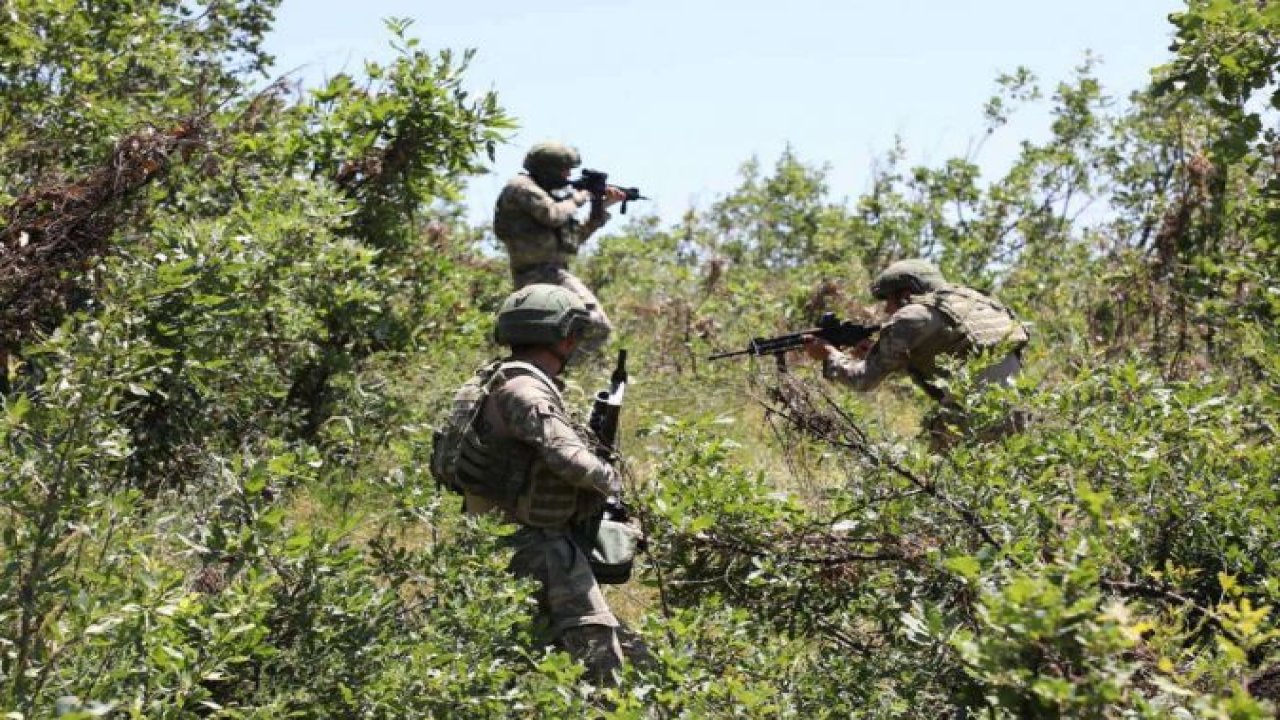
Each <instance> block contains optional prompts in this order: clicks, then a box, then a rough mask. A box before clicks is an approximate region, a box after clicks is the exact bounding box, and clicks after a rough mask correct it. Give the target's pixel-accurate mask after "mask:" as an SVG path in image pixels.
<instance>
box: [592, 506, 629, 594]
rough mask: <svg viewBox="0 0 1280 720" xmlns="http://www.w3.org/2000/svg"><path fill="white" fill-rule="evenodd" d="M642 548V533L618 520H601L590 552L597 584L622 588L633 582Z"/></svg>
mask: <svg viewBox="0 0 1280 720" xmlns="http://www.w3.org/2000/svg"><path fill="white" fill-rule="evenodd" d="M640 544H641V535H640V531H639V530H638V529H636V528H634V527H632V526H631V525H628V524H626V523H622V522H618V521H616V520H607V519H605V520H601V521H600V527H599V529H597V530H596V534H595V537H594V538H593V540H592V542H591V546H590V549H589V551H588V552H587V559H588V560H589V561H590V562H591V574H593V575H595V576H596V582H598V583H600V584H601V585H621V584H622V583H625V582H627V581H628V580H630V579H631V570H632V568H633V567H634V566H635V560H636V551H637V550H639V549H640Z"/></svg>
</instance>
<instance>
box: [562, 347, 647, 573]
mask: <svg viewBox="0 0 1280 720" xmlns="http://www.w3.org/2000/svg"><path fill="white" fill-rule="evenodd" d="M626 392H627V351H626V350H619V351H618V365H617V366H616V367H615V368H614V369H613V374H612V375H610V376H609V389H608V390H601V391H600V392H598V393H596V397H595V401H594V402H592V404H591V415H590V417H589V418H588V419H587V426H588V427H589V428H590V429H591V432H592V433H593V434H595V436H596V441H597V448H596V452H597V453H599V455H600V456H601V457H602V458H604V459H605V460H606V461H608V462H614V461H616V460H617V458H618V416H619V415H621V413H622V398H623V396H624V395H625V394H626ZM630 517H631V514H630V512H629V511H628V510H627V506H626V504H624V503H623V502H622V498H619V497H610V498H607V499H606V500H605V503H604V507H603V508H602V509H601V511H600V513H599V514H597V515H595V516H594V517H592V518H590V519H589V520H587V521H586V522H585V523H583V524H581V525H579V526H578V527H577V528H576V531H575V532H576V535H577V538H578V542H579V543H580V545H581V547H582V548H584V550H586V552H587V560H588V561H589V562H590V564H591V573H592V574H593V575H594V576H595V578H596V580H597V581H598V582H600V583H604V584H610V585H616V584H619V583H624V582H626V581H627V580H629V579H631V570H632V566H633V565H634V562H635V553H636V551H637V550H643V549H644V547H645V540H644V536H643V534H641V532H640V531H639V529H637V528H634V527H632V526H631V525H630V524H629V523H628V520H630Z"/></svg>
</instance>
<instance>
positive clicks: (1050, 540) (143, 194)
mask: <svg viewBox="0 0 1280 720" xmlns="http://www.w3.org/2000/svg"><path fill="white" fill-rule="evenodd" d="M276 4H277V3H276V2H275V1H274V0H233V1H230V2H180V1H179V0H122V1H120V2H112V3H90V2H86V1H85V0H56V1H49V0H10V1H9V2H7V3H5V4H4V7H3V10H2V11H0V12H2V13H3V14H4V15H5V16H6V23H7V24H6V26H5V32H4V33H2V34H0V127H2V128H4V130H3V131H2V132H0V206H3V207H4V208H5V209H6V214H5V219H4V223H3V226H2V227H0V243H2V246H0V293H3V297H4V302H3V304H0V354H2V355H3V359H4V361H5V364H4V368H3V369H4V370H5V372H4V374H3V378H2V379H0V384H2V385H3V388H2V389H3V395H2V403H0V439H2V442H3V449H2V450H0V476H3V478H4V482H3V483H2V484H0V711H4V712H6V713H8V714H7V715H6V716H5V717H9V718H45V717H53V716H55V713H56V712H59V710H60V711H61V712H62V713H63V715H62V717H86V718H87V717H101V716H108V717H147V718H180V717H225V718H251V717H252V718H277V717H316V718H321V717H574V716H582V717H591V716H608V717H615V718H643V717H691V718H693V717H759V718H776V717H795V718H811V717H920V718H934V717H944V716H948V714H954V713H956V712H957V711H958V710H960V709H963V710H967V711H968V712H969V713H971V714H972V715H973V716H979V717H1097V718H1110V717H1152V718H1167V717H1188V718H1190V717H1220V718H1252V717H1268V716H1271V715H1272V714H1273V713H1274V712H1276V709H1277V707H1278V704H1280V622H1278V618H1277V617H1276V612H1275V609H1274V608H1275V606H1276V603H1277V602H1280V518H1278V517H1277V515H1276V513H1275V510H1274V509H1275V508H1276V507H1277V505H1278V504H1280V497H1278V496H1280V485H1278V484H1277V481H1278V480H1280V475H1278V471H1277V468H1280V450H1278V449H1277V448H1278V447H1280V437H1278V436H1280V329H1277V326H1278V323H1280V247H1278V243H1280V173H1278V172H1277V165H1276V162H1277V160H1276V158H1277V153H1280V122H1278V118H1280V92H1278V91H1277V89H1276V88H1277V83H1278V82H1280V75H1278V73H1277V68H1278V67H1280V50H1278V49H1277V48H1278V47H1280V44H1278V43H1277V38H1280V5H1277V4H1276V3H1258V2H1253V1H1252V0H1249V1H1245V0H1190V2H1189V4H1188V6H1187V8H1186V9H1185V10H1184V11H1183V12H1181V13H1179V14H1176V15H1174V16H1173V18H1172V21H1173V24H1174V27H1175V31H1176V37H1177V40H1176V44H1175V47H1174V50H1173V51H1172V54H1171V56H1170V58H1169V63H1168V64H1167V65H1166V66H1164V67H1161V68H1158V69H1156V71H1155V72H1154V75H1153V77H1154V80H1153V83H1152V85H1151V87H1150V88H1149V89H1147V90H1145V91H1143V92H1140V93H1138V94H1136V95H1135V96H1134V97H1133V98H1131V99H1130V102H1129V103H1128V104H1126V105H1124V106H1122V107H1117V106H1115V105H1113V104H1111V103H1108V102H1106V98H1105V95H1104V89H1103V88H1101V87H1099V85H1098V83H1097V82H1096V80H1095V79H1094V78H1093V76H1092V74H1091V66H1090V63H1089V62H1087V61H1086V62H1085V63H1084V64H1083V66H1082V67H1081V68H1080V69H1079V71H1078V74H1077V75H1076V76H1075V77H1073V78H1071V79H1069V80H1067V81H1065V82H1062V83H1061V84H1059V85H1058V86H1057V87H1056V88H1054V89H1052V91H1050V92H1048V95H1047V100H1046V99H1042V98H1044V97H1045V96H1044V94H1043V93H1044V91H1042V89H1041V87H1040V85H1039V83H1038V81H1037V80H1036V79H1035V78H1034V77H1031V75H1030V74H1029V73H1027V72H1026V71H1017V72H1014V73H1011V74H1009V75H1007V76H1005V77H1002V78H1000V80H999V90H998V93H997V95H996V96H995V97H994V98H993V99H992V100H991V102H990V103H989V104H988V105H987V107H986V110H985V114H986V118H987V121H988V123H989V126H990V130H991V131H992V132H1000V126H1001V125H1003V124H1004V122H1005V120H1006V119H1007V118H1008V116H1009V114H1010V113H1012V112H1016V110H1017V107H1018V106H1019V105H1021V104H1025V103H1033V102H1046V101H1047V102H1049V103H1050V104H1051V107H1052V110H1053V125H1052V133H1051V137H1050V138H1049V139H1048V140H1046V141H1044V142H1042V143H1034V144H1033V143H1027V144H1024V146H1023V148H1022V151H1021V153H1020V155H1019V157H1018V159H1017V161H1016V162H1015V163H1014V164H1013V166H1012V167H1011V169H1010V170H1009V171H1008V172H1007V173H1006V174H1005V175H1004V176H1003V177H998V178H982V177H980V176H979V171H978V168H977V166H976V165H975V164H974V163H973V162H972V161H971V160H970V159H963V158H958V159H953V160H950V161H947V162H944V163H942V164H940V165H938V166H936V167H906V166H905V165H904V163H903V160H902V158H903V153H902V152H901V150H900V149H899V150H894V151H893V152H891V153H890V154H889V155H888V157H886V159H885V162H884V163H883V165H882V166H881V168H880V170H879V172H878V173H877V175H876V177H875V179H874V183H873V185H872V187H871V189H870V190H869V191H868V192H867V193H866V194H865V195H863V196H862V197H859V198H856V199H855V200H854V201H853V202H852V203H849V204H844V203H840V202H836V201H834V200H832V199H831V198H830V197H829V195H828V192H827V187H826V184H825V178H824V173H823V171H822V169H820V168H814V167H810V166H807V165H806V164H804V163H803V162H802V161H801V160H800V159H798V158H796V157H794V156H793V155H792V154H790V153H788V154H784V155H783V156H782V157H781V158H780V159H778V161H777V162H776V164H775V165H774V166H773V167H772V168H767V167H764V166H762V165H761V164H760V163H758V162H756V161H754V160H753V161H751V162H749V163H747V164H746V165H744V167H743V170H742V175H741V184H740V186H739V187H738V188H737V189H736V190H735V191H734V192H732V193H730V194H729V195H727V196H725V197H723V198H721V199H720V200H719V201H718V202H717V203H715V204H714V206H712V207H711V208H710V209H708V210H707V211H705V212H691V213H689V214H688V215H687V216H686V217H684V218H683V219H682V220H681V221H680V222H678V223H676V224H674V225H673V226H670V227H666V226H662V225H661V224H659V223H658V221H657V220H656V219H654V218H639V219H635V220H632V221H631V222H630V224H628V225H626V226H625V227H623V228H621V229H620V231H618V230H616V229H615V234H613V235H611V236H609V237H606V238H604V239H603V240H601V241H600V242H599V243H598V247H596V248H595V249H594V252H592V253H591V254H590V255H589V256H588V257H584V258H582V260H581V261H580V262H581V264H580V267H579V269H580V270H581V271H582V275H583V277H584V278H585V279H586V280H587V281H588V282H589V283H590V284H592V286H593V287H594V288H596V289H597V290H598V292H599V294H600V295H601V297H602V299H603V300H604V301H605V302H606V304H607V305H608V306H609V309H610V314H611V315H612V317H613V318H614V320H615V321H616V322H617V323H618V326H619V328H618V335H619V337H618V338H617V340H616V342H617V343H618V344H619V345H620V346H623V347H627V348H629V349H630V351H631V357H632V359H633V379H634V380H635V383H634V385H633V391H632V393H631V394H630V396H629V398H628V401H629V406H628V408H627V409H626V411H625V417H624V422H625V423H626V425H627V428H626V431H627V437H626V438H625V439H624V447H626V448H627V450H628V454H629V456H630V461H629V464H628V475H629V483H630V484H631V486H632V493H633V496H634V498H635V499H636V501H637V504H638V505H639V507H640V508H641V515H642V518H643V521H644V523H645V526H646V529H647V531H648V533H649V535H650V536H651V539H652V545H651V547H652V549H651V552H650V554H649V555H648V556H647V557H646V558H645V563H644V568H643V570H642V572H641V579H640V580H639V581H637V582H633V583H632V584H631V585H628V586H623V587H619V588H611V589H610V590H609V593H610V602H611V604H612V605H613V606H614V607H615V608H617V609H618V611H619V613H620V615H622V616H623V617H624V618H625V619H626V620H627V621H628V623H629V624H630V625H631V626H632V628H633V629H634V630H635V631H636V632H637V633H638V634H640V635H641V636H642V637H643V639H644V641H645V643H646V644H647V645H648V646H649V648H650V651H651V653H652V655H653V657H652V661H651V662H647V663H644V664H642V665H632V666H629V667H628V669H627V671H626V673H625V676H624V677H623V678H622V679H621V681H620V683H619V684H618V686H617V687H611V688H591V687H590V686H587V685H585V684H579V683H578V680H579V678H580V676H581V673H582V669H581V668H580V667H578V666H575V665H574V664H573V663H572V662H571V661H570V660H569V659H568V658H567V656H566V655H564V654H562V653H557V652H553V651H550V650H547V649H543V648H540V647H537V646H536V645H535V644H534V640H533V628H532V627H531V623H530V617H531V612H530V609H531V606H532V602H533V601H532V596H531V590H532V588H531V587H530V586H529V585H527V584H524V583H520V582H516V581H515V580H513V579H511V578H510V577H509V576H508V575H507V574H506V573H505V571H504V567H505V562H506V556H505V555H504V551H502V550H501V549H500V547H499V546H498V544H497V543H496V542H495V541H494V537H495V535H496V534H497V532H498V528H496V527H495V526H492V525H490V524H487V523H486V522H475V521H470V520H467V519H465V518H463V517H462V516H461V515H460V513H459V512H458V505H459V501H458V499H457V498H456V497H455V496H452V495H449V494H447V493H444V492H442V491H440V490H438V489H437V488H436V487H435V486H434V484H433V482H432V481H431V479H430V478H429V477H428V475H427V473H426V458H427V454H428V446H429V441H430V436H431V429H432V428H431V423H432V422H433V421H434V420H435V418H436V417H437V416H438V413H439V411H440V410H441V408H442V407H443V406H444V405H445V403H446V402H447V401H448V398H449V397H450V396H451V395H452V392H453V390H454V388H455V387H456V386H457V385H458V384H459V383H460V382H461V381H462V379H463V378H465V377H466V376H467V375H469V374H470V373H471V371H472V370H473V369H474V367H476V366H477V365H479V364H480V363H481V362H482V361H483V360H484V359H486V357H487V356H489V355H492V354H494V353H496V352H497V349H496V348H495V347H493V346H492V345H490V344H489V342H488V339H487V335H486V333H487V331H488V329H489V327H490V318H491V316H492V313H493V311H494V309H495V307H496V304H497V303H498V302H500V300H501V299H502V297H503V295H504V293H505V291H506V289H507V282H508V278H507V273H506V268H505V264H504V263H503V262H502V261H501V259H494V258H492V257H491V256H489V255H487V254H485V253H484V252H483V250H482V247H483V241H484V233H483V231H482V229H479V228H470V227H467V226H466V225H465V223H464V221H463V220H462V219H461V218H462V217H463V213H462V209H461V208H460V206H459V198H460V189H461V188H462V186H463V183H465V181H466V179H467V177H468V176H469V175H470V174H472V173H474V172H475V171H476V170H477V169H478V168H479V167H480V158H481V157H482V156H483V155H485V154H486V153H488V152H491V151H492V148H493V147H494V146H495V144H496V143H499V142H502V141H503V139H504V137H505V135H506V131H508V130H509V129H510V128H512V127H513V123H514V120H513V119H512V118H511V116H510V115H509V114H508V113H509V112H513V113H515V114H518V109H511V110H507V109H503V108H502V107H500V106H499V104H498V100H497V98H496V97H495V96H493V95H492V94H488V95H486V94H481V95H474V94H469V93H467V92H466V91H464V89H463V87H464V85H465V83H464V78H465V72H466V66H467V60H468V57H469V56H468V55H465V54H463V55H458V54H452V53H449V52H443V51H442V52H431V51H427V50H425V49H423V48H421V47H420V46H419V45H418V43H417V41H416V40H414V39H413V38H412V37H411V35H410V34H409V29H408V27H407V23H403V22H392V23H390V24H389V26H390V27H389V31H390V41H391V42H392V43H393V44H394V47H395V48H396V49H397V51H398V55H397V56H396V58H395V59H394V60H393V61H391V62H390V63H388V64H386V65H377V64H368V65H366V66H365V68H364V70H363V71H362V74H361V75H359V76H349V75H340V76H337V77H334V78H332V79H330V80H329V81H328V82H327V83H326V84H325V85H324V86H323V87H320V88H318V89H315V90H311V91H307V92H300V91H295V90H291V89H290V88H288V87H285V86H282V85H272V86H269V87H267V88H266V89H263V90H253V89H251V88H253V87H255V85H254V83H256V82H259V81H260V79H261V75H260V73H261V69H262V68H263V67H265V66H266V65H267V64H268V59H267V58H265V57H264V56H263V54H262V49H261V40H262V38H263V36H264V34H265V33H267V32H268V31H269V29H270V26H271V22H272V17H273V12H274V8H275V5H276ZM1153 21H1156V20H1154V19H1153ZM917 254H928V255H930V256H931V257H934V258H936V259H938V260H939V262H940V263H941V265H942V267H943V269H944V270H945V271H946V272H947V273H948V274H949V275H950V276H952V277H954V278H957V279H964V280H965V281H967V282H969V283H970V284H974V285H977V286H980V287H985V288H990V289H993V290H995V291H996V293H997V294H998V295H999V296H1000V297H1001V298H1002V299H1003V300H1005V301H1007V302H1009V303H1010V304H1011V305H1012V306H1014V307H1016V308H1018V310H1019V312H1020V315H1021V316H1023V317H1024V318H1027V319H1029V320H1031V321H1033V323H1034V333H1033V340H1032V345H1031V347H1030V348H1029V350H1030V354H1029V358H1028V359H1029V361H1030V362H1029V366H1030V371H1029V372H1028V373H1027V374H1026V376H1025V377H1024V378H1023V379H1022V381H1021V384H1020V385H1019V386H1018V387H1016V388H1012V389H1010V390H1008V391H1001V392H992V393H987V394H984V395H982V396H981V398H980V400H977V401H975V406H974V407H973V408H971V411H972V412H973V413H974V414H975V415H976V416H977V417H978V418H979V419H981V418H983V417H988V418H992V419H994V418H999V417H1002V416H1003V414H1004V413H1005V411H1006V410H1007V408H1008V407H1010V406H1018V407H1021V408H1025V409H1027V410H1029V411H1030V412H1031V413H1032V414H1033V416H1034V418H1035V421H1034V422H1033V423H1032V424H1031V426H1030V428H1029V429H1028V430H1027V431H1026V432H1024V433H1022V434H1019V435H1016V436H1012V437H1008V438H1005V439H1003V440H1001V441H999V442H994V443H992V442H983V441H981V440H979V439H978V438H976V437H970V438H965V439H963V440H962V441H961V442H960V443H959V444H958V445H957V447H955V448H954V449H953V450H952V451H951V453H950V454H949V455H947V456H946V457H939V456H936V455H933V454H931V453H929V452H928V450H927V447H926V445H925V443H923V442H921V441H920V440H919V439H917V438H916V437H915V436H914V434H915V429H916V423H917V420H918V418H919V416H920V415H921V414H922V413H923V412H924V411H926V410H927V409H928V408H927V404H928V401H927V400H926V399H925V398H923V397H922V396H920V395H919V394H918V393H917V392H916V391H915V390H914V389H913V388H911V387H909V386H908V385H906V384H901V385H892V386H890V387H887V388H885V389H882V390H881V391H879V392H878V393H877V394H875V395H874V396H871V397H860V396H853V395H850V394H848V393H844V392H843V391H841V390H840V389H838V388H832V387H830V386H828V385H826V384H825V383H823V382H822V381H821V380H820V379H818V378H817V377H816V374H815V373H814V372H812V368H810V367H800V366H799V365H800V364H799V363H798V362H797V363H795V364H796V365H797V367H796V368H794V370H793V372H792V373H790V374H787V375H778V374H777V373H776V372H775V369H774V368H773V367H772V363H761V364H759V365H758V366H757V365H752V364H750V363H747V362H742V363H740V364H737V365H733V364H729V363H717V364H708V363H706V362H705V360H704V358H705V356H706V355H707V354H708V353H709V352H711V351H713V350H719V349H726V348H730V347H735V346H739V345H741V344H742V343H744V342H745V341H746V339H747V338H748V337H750V336H752V335H757V334H765V333H772V332H773V331H775V330H776V331H781V330H784V329H788V328H794V327H798V326H803V325H806V324H808V323H809V322H810V321H812V319H813V318H814V317H816V316H817V314H818V313H819V312H821V311H824V310H833V311H837V312H839V313H841V314H844V315H851V316H855V317H857V316H863V317H867V316H868V315H867V313H868V312H869V311H870V308H868V307H866V304H867V303H868V302H869V299H868V298H866V296H865V287H866V285H867V279H868V277H869V275H870V274H872V273H874V272H875V271H876V270H878V269H879V268H880V267H881V266H882V265H884V264H886V263H887V262H889V261H890V260H892V259H896V258H899V257H904V256H911V255H917ZM597 362H598V365H586V366H584V367H581V368H578V369H577V370H576V371H575V372H574V373H573V374H572V377H571V380H573V381H574V383H575V385H576V387H577V388H578V389H580V390H581V391H582V393H581V395H579V397H578V400H579V403H578V404H579V406H584V405H585V399H586V391H589V390H593V389H594V388H595V387H596V386H597V385H598V384H600V383H602V382H603V379H604V378H605V376H606V375H607V372H608V368H607V367H606V364H607V359H605V358H599V359H598V360H597ZM953 382H955V383H959V384H960V385H964V384H965V383H966V382H968V378H967V377H966V376H965V374H964V372H963V371H961V372H959V373H958V375H957V376H956V377H955V378H954V379H953ZM957 716H958V715H957Z"/></svg>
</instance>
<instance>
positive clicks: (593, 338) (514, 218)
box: [493, 142, 626, 351]
mask: <svg viewBox="0 0 1280 720" xmlns="http://www.w3.org/2000/svg"><path fill="white" fill-rule="evenodd" d="M581 164H582V159H581V158H580V157H579V155H578V151H577V150H575V149H573V148H572V147H569V146H568V145H564V144H561V143H557V142H544V143H538V144H537V145H534V146H533V147H532V148H530V150H529V152H528V154H526V155H525V157H524V169H525V170H526V171H528V173H527V174H523V173H522V174H520V175H517V176H516V177H514V178H512V179H511V181H510V182H508V183H507V185H506V187H504V188H503V189H502V192H501V193H500V194H499V195H498V201H497V204H496V205H495V207H494V211H493V232H494V234H495V235H497V236H498V239H499V240H501V241H502V244H503V245H505V246H506V248H507V255H508V257H509V258H510V260H511V277H512V279H513V280H514V281H515V286H516V289H520V288H522V287H524V286H526V285H531V284H533V283H547V284H550V285H559V286H560V287H562V288H565V289H567V290H569V291H571V292H573V293H574V294H575V295H577V296H578V297H579V298H581V299H582V302H583V304H584V305H586V307H587V309H588V310H589V311H590V313H591V325H592V327H591V328H590V330H589V332H588V333H587V335H586V336H585V337H584V349H585V350H588V351H590V350H594V349H596V348H599V347H601V346H603V345H604V343H605V342H606V341H607V340H608V338H609V333H610V332H612V330H613V326H612V325H611V324H610V322H609V317H608V316H607V315H606V314H605V312H604V308H603V307H601V305H600V301H599V300H598V299H597V298H596V296H595V294H594V293H592V292H591V290H590V288H588V287H587V286H586V284H585V283H583V282H582V281H581V280H579V279H578V278H577V277H575V276H574V275H573V274H572V273H570V272H569V258H571V257H572V256H574V255H576V254H577V253H578V248H579V247H581V246H582V243H584V242H586V240H587V238H589V237H591V234H592V233H594V232H595V231H596V230H599V229H600V228H601V227H603V226H604V224H605V223H607V222H608V221H609V217H610V216H609V213H608V212H606V211H605V208H607V207H609V206H611V205H613V204H615V203H617V202H619V201H621V200H623V199H624V198H625V197H626V193H625V192H623V191H622V190H619V189H618V188H616V187H612V186H610V187H608V188H607V190H606V192H605V194H604V195H601V196H593V195H592V194H591V193H589V192H587V191H586V190H575V189H573V188H572V187H570V186H569V174H570V172H571V171H572V170H573V168H575V167H578V166H579V165H581ZM588 202H590V203H591V211H590V213H589V214H588V216H587V221H586V222H585V223H581V224H580V223H579V222H578V220H577V218H575V217H574V213H575V212H576V211H577V209H578V208H580V207H582V206H583V205H586V204H587V203H588Z"/></svg>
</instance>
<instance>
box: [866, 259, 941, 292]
mask: <svg viewBox="0 0 1280 720" xmlns="http://www.w3.org/2000/svg"><path fill="white" fill-rule="evenodd" d="M946 284H947V279H946V278H944V277H943V276H942V271H940V270H938V268H937V267H936V266H935V265H934V264H933V263H931V262H929V261H928V260H925V259H923V258H911V259H909V260H899V261H898V262H896V263H893V264H892V265H890V266H889V267H887V268H885V269H884V270H883V271H881V273H880V274H879V275H877V276H876V279H875V280H874V281H873V282H872V283H871V295H872V296H873V297H875V298H876V299H877V300H887V299H889V297H891V296H893V295H896V294H898V293H899V292H902V291H903V290H910V291H911V294H912V295H918V294H920V293H926V292H932V291H934V290H940V289H942V288H943V287H944V286H945V285H946Z"/></svg>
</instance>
